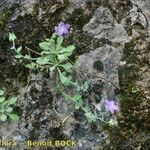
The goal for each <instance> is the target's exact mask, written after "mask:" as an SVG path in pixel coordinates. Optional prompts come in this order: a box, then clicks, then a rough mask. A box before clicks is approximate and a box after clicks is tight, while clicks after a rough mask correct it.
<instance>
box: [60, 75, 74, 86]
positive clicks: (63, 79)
mask: <svg viewBox="0 0 150 150" xmlns="http://www.w3.org/2000/svg"><path fill="white" fill-rule="evenodd" d="M59 77H60V81H61V83H62V84H63V85H64V86H69V85H70V82H71V81H70V76H69V77H67V76H65V75H63V74H62V73H61V72H59Z"/></svg>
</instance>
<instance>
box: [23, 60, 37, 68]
mask: <svg viewBox="0 0 150 150" xmlns="http://www.w3.org/2000/svg"><path fill="white" fill-rule="evenodd" d="M25 67H26V68H29V69H35V67H36V63H34V62H32V63H30V64H27V65H25Z"/></svg>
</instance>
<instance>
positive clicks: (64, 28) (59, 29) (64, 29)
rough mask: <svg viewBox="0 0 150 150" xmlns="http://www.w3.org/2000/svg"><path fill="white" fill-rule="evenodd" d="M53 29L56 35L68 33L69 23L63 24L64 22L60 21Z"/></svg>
mask: <svg viewBox="0 0 150 150" xmlns="http://www.w3.org/2000/svg"><path fill="white" fill-rule="evenodd" d="M55 31H56V33H57V35H58V36H62V35H68V34H69V31H70V24H68V23H66V24H65V23H64V22H60V23H59V24H58V26H56V27H55Z"/></svg>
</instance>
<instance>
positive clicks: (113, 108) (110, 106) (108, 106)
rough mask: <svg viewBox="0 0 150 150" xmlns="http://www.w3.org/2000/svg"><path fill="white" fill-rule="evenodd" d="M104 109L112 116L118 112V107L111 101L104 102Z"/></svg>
mask: <svg viewBox="0 0 150 150" xmlns="http://www.w3.org/2000/svg"><path fill="white" fill-rule="evenodd" d="M105 108H106V109H107V110H109V111H110V112H111V113H112V114H114V113H115V112H118V111H119V107H118V105H116V104H115V101H113V100H105Z"/></svg>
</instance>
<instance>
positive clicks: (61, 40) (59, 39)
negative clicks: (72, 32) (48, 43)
mask: <svg viewBox="0 0 150 150" xmlns="http://www.w3.org/2000/svg"><path fill="white" fill-rule="evenodd" d="M63 40H64V37H63V36H59V37H58V38H57V46H61V44H62V42H63Z"/></svg>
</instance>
